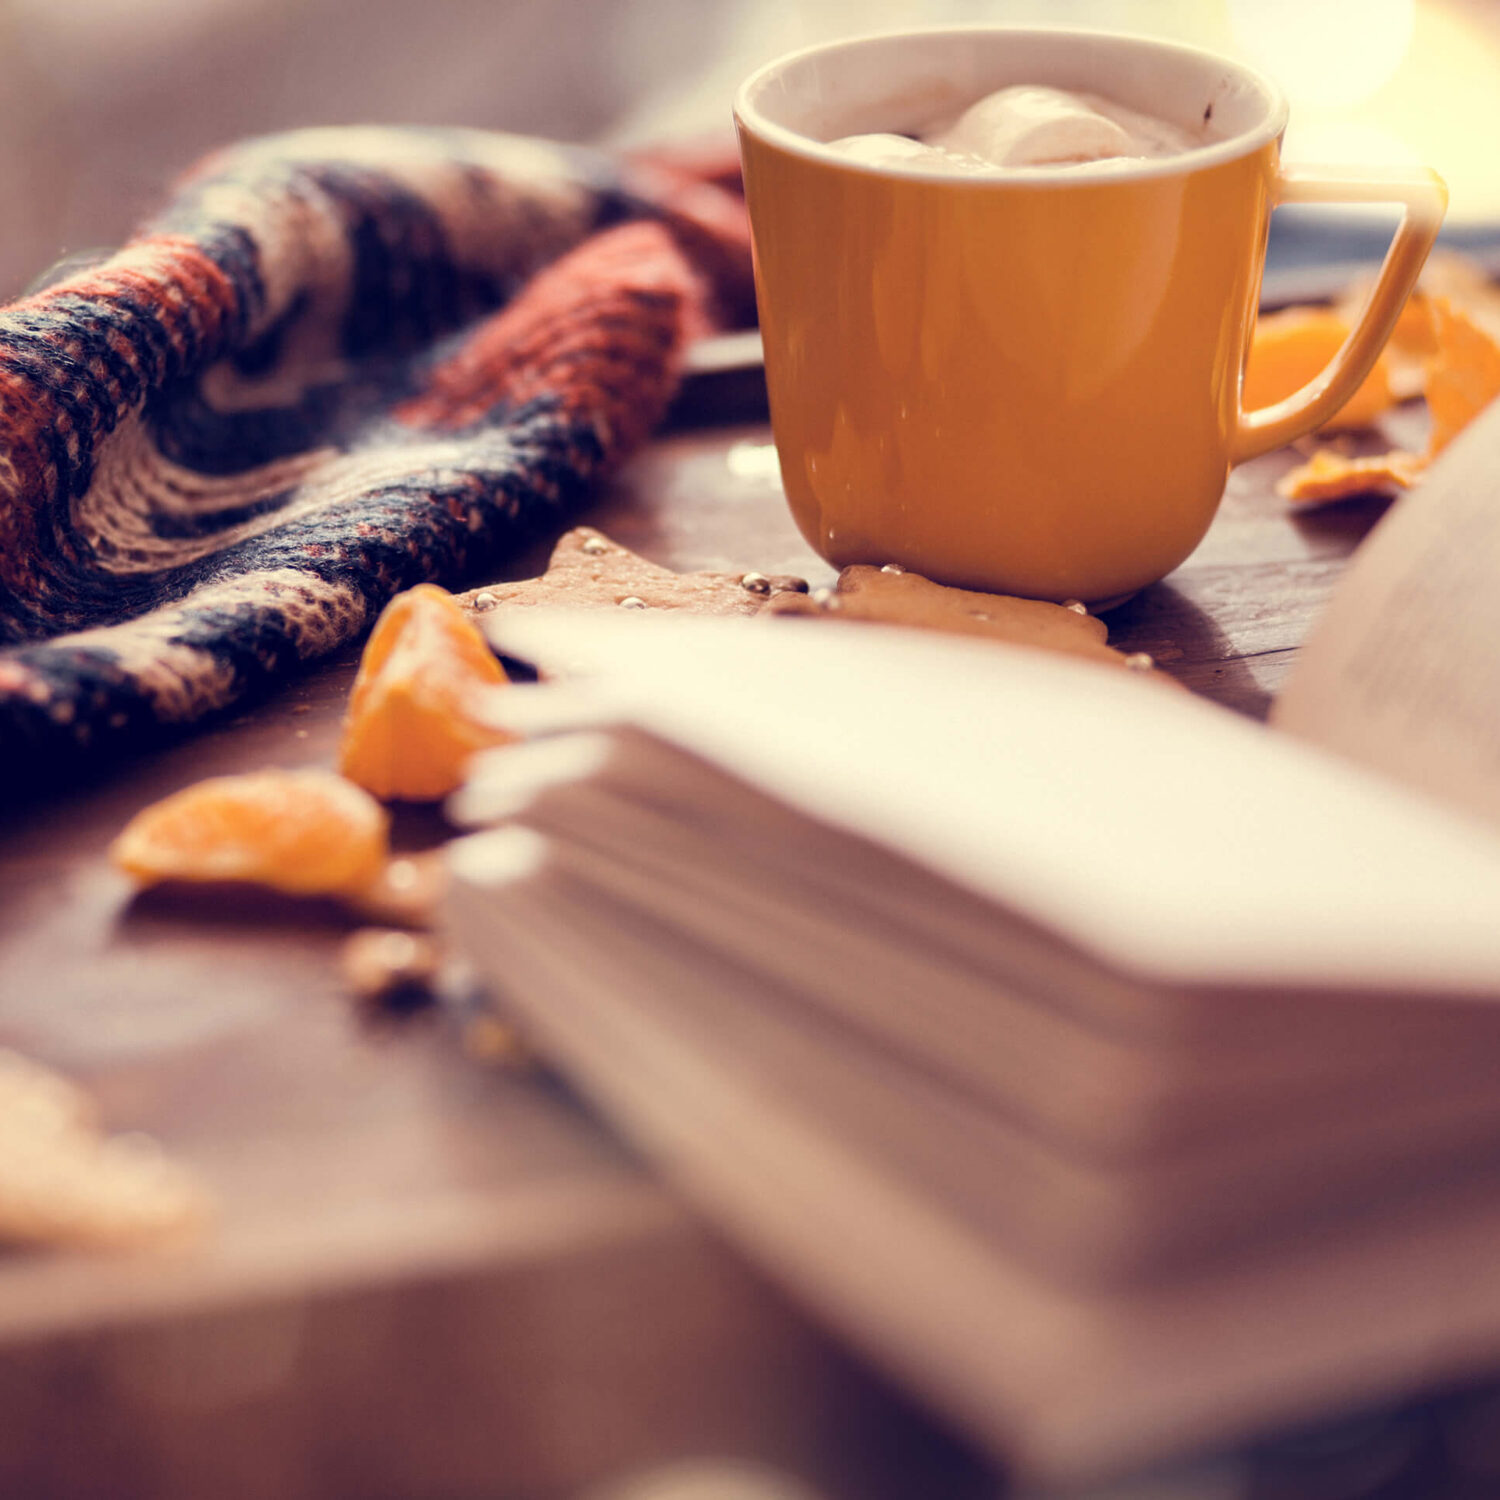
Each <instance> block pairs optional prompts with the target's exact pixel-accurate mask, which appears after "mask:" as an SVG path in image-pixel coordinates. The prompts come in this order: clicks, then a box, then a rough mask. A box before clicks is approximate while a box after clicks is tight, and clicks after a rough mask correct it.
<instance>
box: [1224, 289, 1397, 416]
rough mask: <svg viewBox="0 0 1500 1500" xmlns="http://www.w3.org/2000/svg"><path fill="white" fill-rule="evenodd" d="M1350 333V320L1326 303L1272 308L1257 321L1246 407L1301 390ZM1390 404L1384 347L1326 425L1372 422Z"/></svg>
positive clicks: (1272, 401) (1255, 407) (1250, 408)
mask: <svg viewBox="0 0 1500 1500" xmlns="http://www.w3.org/2000/svg"><path fill="white" fill-rule="evenodd" d="M1348 337H1349V324H1348V323H1347V322H1346V321H1345V320H1344V318H1342V317H1341V316H1340V315H1339V314H1338V313H1336V312H1333V311H1331V310H1330V309H1328V308H1324V307H1292V308H1288V309H1286V311H1284V312H1279V313H1268V314H1267V315H1266V316H1265V317H1263V318H1261V319H1260V320H1259V321H1258V322H1257V323H1256V325H1255V337H1254V339H1253V341H1252V343H1251V346H1250V361H1249V364H1248V365H1247V367H1246V369H1245V384H1244V396H1243V400H1244V406H1245V409H1246V410H1247V411H1256V410H1259V409H1260V408H1261V407H1263V406H1274V405H1275V404H1276V402H1278V401H1284V400H1285V399H1286V398H1287V397H1288V396H1290V395H1292V394H1293V393H1294V392H1296V391H1299V390H1301V389H1302V387H1303V386H1305V385H1306V384H1307V383H1308V382H1309V381H1311V380H1314V379H1316V378H1317V376H1318V375H1319V374H1320V373H1321V372H1322V371H1323V370H1324V369H1326V368H1327V366H1328V363H1329V361H1330V360H1332V359H1333V357H1334V355H1336V354H1337V353H1338V352H1339V350H1340V348H1342V346H1343V343H1344V340H1345V339H1346V338H1348ZM1392 405H1394V398H1393V397H1392V394H1391V382H1390V373H1389V360H1388V358H1387V357H1386V355H1385V354H1383V353H1382V355H1381V356H1380V358H1379V359H1377V360H1376V361H1375V365H1374V368H1373V369H1371V371H1370V373H1369V374H1368V375H1367V376H1366V377H1365V380H1364V383H1363V384H1362V385H1361V386H1360V388H1359V389H1358V390H1357V391H1355V393H1354V394H1353V395H1352V396H1351V397H1350V398H1349V400H1348V401H1346V402H1345V403H1344V405H1343V406H1342V407H1341V408H1340V409H1339V410H1338V412H1336V413H1335V414H1334V416H1333V417H1332V418H1331V419H1330V420H1329V421H1328V422H1327V423H1325V424H1324V430H1325V431H1327V430H1333V429H1337V428H1357V427H1369V426H1371V425H1372V424H1373V423H1374V422H1375V421H1376V420H1377V419H1378V418H1379V417H1380V416H1381V415H1382V414H1383V413H1384V412H1386V411H1388V410H1389V409H1390V408H1391V406H1392Z"/></svg>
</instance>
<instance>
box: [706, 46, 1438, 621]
mask: <svg viewBox="0 0 1500 1500" xmlns="http://www.w3.org/2000/svg"><path fill="white" fill-rule="evenodd" d="M1012 85H1034V86H1044V87H1049V88H1054V89H1062V90H1068V91H1070V92H1076V93H1081V94H1086V95H1099V96H1103V97H1104V98H1105V99H1108V100H1111V101H1114V102H1115V103H1116V104H1118V105H1121V106H1124V107H1125V108H1126V109H1129V110H1135V111H1140V112H1143V113H1145V114H1147V115H1149V116H1152V117H1154V118H1155V119H1157V120H1160V121H1164V122H1166V123H1167V124H1168V125H1170V126H1174V127H1177V128H1178V129H1180V130H1182V131H1185V132H1187V134H1188V136H1189V137H1190V139H1191V142H1192V143H1191V144H1190V146H1189V148H1188V149H1186V150H1183V151H1181V152H1179V153H1176V154H1168V155H1165V156H1150V157H1143V158H1140V159H1134V158H1125V159H1119V158H1116V159H1111V160H1102V161H1093V162H1084V163H1081V164H1069V165H1059V166H1024V167H1019V168H1008V169H1000V168H995V169H991V170H985V169H983V168H981V169H980V170H977V171H973V170H971V171H966V172H958V173H955V172H953V171H950V170H944V169H939V168H938V167H935V166H933V165H932V164H931V163H928V162H924V161H923V160H922V158H921V155H920V154H919V153H912V154H910V155H909V156H903V155H902V154H901V153H900V152H897V153H893V154H892V155H887V156H881V155H880V153H879V152H878V151H877V152H875V153H873V154H874V155H875V157H876V159H875V160H870V159H869V157H870V155H871V153H869V152H863V153H861V154H858V155H851V154H849V152H848V151H846V150H844V149H840V148H839V147H837V146H836V145H834V144H833V143H835V142H837V141H840V140H841V139H843V138H845V137H849V136H859V135H868V134H876V133H894V134H898V135H917V134H921V133H924V132H926V131H929V130H930V129H932V128H933V127H934V126H935V125H941V123H942V122H943V121H945V120H947V121H951V120H953V119H954V118H955V117H956V116H958V115H959V114H960V113H961V112H962V111H963V110H965V109H966V108H967V107H968V106H970V105H972V104H973V103H974V102H975V101H977V100H980V99H982V98H984V97H985V96H987V95H990V94H992V93H993V92H995V91H996V90H1000V89H1003V88H1006V87H1009V86H1012ZM735 120H736V124H737V126H738V130H739V136H740V151H741V156H742V160H743V164H744V174H745V192H746V197H747V200H748V203H749V208H750V221H751V231H752V236H753V240H754V247H755V267H756V289H757V294H758V298H759V303H760V319H761V332H762V336H763V339H764V344H765V361H766V383H767V386H768V389H769V393H770V402H771V423H772V428H773V431H774V434H775V438H776V447H777V450H778V453H779V455H780V460H781V473H782V479H783V482H784V485H785V488H786V493H787V498H788V501H789V502H790V504H791V508H792V512H793V514H794V516H795V517H796V520H797V524H798V525H799V527H800V528H801V530H802V533H803V535H804V536H805V537H806V538H807V540H808V541H809V542H810V543H811V544H812V546H813V547H815V548H816V549H817V551H818V552H819V553H821V554H822V555H823V556H824V557H825V558H827V559H828V560H829V561H830V562H832V563H834V564H836V565H838V566H843V565H845V564H848V563H855V562H865V563H881V564H884V563H898V564H900V565H902V566H904V567H906V568H909V569H911V570H912V571H914V572H920V573H923V574H925V575H926V576H928V577H930V578H934V579H938V580H940V581H942V582H944V583H952V584H958V585H962V586H965V587H969V588H979V589H988V590H994V591H998V592H1005V593H1016V594H1023V595H1028V596H1031V597H1034V598H1042V599H1056V600H1064V599H1083V600H1088V601H1094V602H1102V601H1108V600H1110V599H1113V598H1118V597H1119V596H1121V595H1124V594H1128V593H1130V592H1132V591H1134V590H1136V589H1138V588H1141V587H1143V586H1144V585H1146V584H1148V583H1151V582H1153V581H1154V580H1156V579H1158V578H1161V577H1163V576H1165V575H1166V574H1167V573H1169V572H1171V570H1172V569H1173V568H1175V567H1176V566H1177V565H1178V563H1180V562H1182V560H1183V559H1184V558H1186V557H1187V555H1188V554H1189V553H1190V552H1191V551H1192V550H1193V548H1194V547H1196V546H1197V544H1198V542H1199V541H1200V540H1201V539H1202V537H1203V534H1204V532H1205V531H1206V530H1207V529H1208V525H1209V522H1210V521H1211V520H1212V519H1213V515H1214V511H1215V509H1216V508H1217V506H1218V503H1219V500H1220V498H1221V497H1222V495H1223V492H1224V486H1225V483H1226V481H1227V478H1228V474H1229V469H1230V466H1231V465H1233V464H1236V463H1240V462H1242V461H1243V460H1245V459H1248V458H1252V457H1254V456H1255V455H1256V454H1259V453H1264V452H1266V451H1268V450H1269V449H1272V448H1276V447H1279V446H1280V445H1282V444H1284V443H1287V442H1290V441H1291V440H1292V439H1293V438H1296V437H1298V436H1300V435H1302V434H1303V433H1306V432H1309V431H1311V430H1312V429H1314V428H1316V427H1318V426H1319V425H1320V424H1322V423H1323V422H1325V421H1326V420H1327V419H1328V418H1329V417H1331V416H1332V415H1333V413H1334V412H1335V411H1337V410H1338V408H1339V407H1340V406H1342V405H1343V403H1344V402H1345V401H1346V400H1347V399H1348V397H1349V396H1350V395H1351V394H1352V393H1353V392H1354V391H1355V389H1356V388H1357V387H1358V386H1359V384H1360V382H1361V381H1362V380H1363V379H1364V377H1365V375H1366V374H1367V373H1368V372H1369V369H1370V366H1371V365H1372V364H1373V363H1374V361H1375V359H1376V357H1377V355H1378V354H1379V352H1380V349H1381V348H1382V346H1383V345H1384V343H1385V341H1386V339H1387V338H1388V337H1389V335H1390V331H1391V328H1392V327H1393V325H1394V323H1395V321H1396V318H1397V316H1398V315H1399V313H1400V310H1401V307H1402V305H1403V304H1404V302H1405V300H1406V297H1407V295H1408V293H1409V292H1410V291H1411V288H1412V286H1413V284H1414V282H1415V281H1416V277H1417V273H1418V271H1419V270H1420V269H1421V266H1422V263H1423V261H1424V260H1425V258H1426V256H1427V252H1428V250H1429V249H1430V248H1431V246H1432V242H1433V240H1434V238H1435V237H1436V235H1437V231H1438V228H1439V226H1440V224H1441V222H1442V216H1443V211H1444V208H1445V206H1446V196H1447V195H1446V191H1445V189H1444V187H1443V184H1442V182H1441V180H1440V179H1439V178H1438V177H1437V176H1436V175H1435V174H1434V173H1432V172H1429V171H1426V170H1424V169H1402V168H1392V169H1390V170H1388V171H1387V170H1378V171H1371V170H1368V169H1354V168H1350V169H1338V168H1321V167H1318V168H1314V167H1300V166H1284V165H1283V164H1282V163H1281V159H1280V146H1281V136H1282V132H1283V130H1284V129H1285V126H1286V120H1287V106H1286V102H1285V100H1284V99H1283V98H1282V96H1281V94H1280V92H1279V91H1278V90H1277V88H1276V87H1275V85H1274V84H1272V83H1271V82H1270V81H1268V80H1267V79H1265V78H1263V77H1261V76H1260V75H1259V74H1257V73H1255V72H1254V71H1252V70H1251V69H1249V68H1246V67H1243V66H1241V65H1240V64H1238V63H1236V62H1232V61H1229V60H1227V59H1225V58H1221V57H1217V56H1214V55H1213V54H1211V53H1208V52H1204V51H1201V50H1198V49H1196V48H1193V47H1187V46H1181V45H1177V44H1174V43H1169V42H1163V41H1156V40H1153V39H1148V38H1143V37H1130V36H1115V35H1109V34H1104V33H1098V32H1088V31H1065V30H1054V29H1046V30H1036V29H1020V28H1010V27H980V28H965V29H943V30H933V31H918V32H907V33H902V34H897V35H889V36H876V37H865V38H858V39H855V40H851V41H846V42H838V43H834V44H832V45H829V46H822V47H815V48H812V49H811V50H809V51H806V52H801V53H798V54H796V55H795V56H792V57H789V58H785V59H783V60H781V61H779V62H776V63H772V64H770V65H769V66H767V67H765V68H762V69H761V70H760V71H759V72H757V73H756V74H755V75H754V76H753V77H752V78H750V79H749V81H748V82H746V83H745V85H744V86H743V88H742V89H741V90H740V93H739V96H738V98H737V100H736V104H735ZM940 138H941V137H940ZM895 144H896V145H897V146H901V145H903V143H901V142H897V143H895ZM1292 202H1299V203H1305V202H1339V203H1349V202H1391V203H1400V204H1404V205H1405V213H1404V216H1403V218H1402V221H1401V224H1400V227H1399V228H1398V229H1397V231H1396V234H1395V238H1394V240H1393V241H1392V244H1391V248H1390V251H1389V253H1388V255H1387V256H1386V260H1385V264H1384V266H1383V268H1382V270H1381V273H1380V277H1379V280H1378V282H1377V284H1376V286H1375V289H1374V291H1373V292H1372V294H1371V296H1370V300H1369V303H1368V305H1367V306H1366V307H1365V309H1364V312H1363V314H1362V316H1361V318H1360V320H1359V323H1358V325H1357V326H1356V327H1355V329H1354V331H1353V333H1352V334H1351V336H1350V338H1349V340H1348V342H1347V343H1346V345H1345V346H1344V348H1343V349H1342V350H1341V351H1340V352H1339V354H1338V355H1337V357H1336V358H1335V359H1334V361H1333V362H1332V364H1330V365H1329V367H1328V368H1327V369H1326V370H1325V371H1324V372H1323V373H1322V374H1321V375H1320V376H1319V377H1318V378H1317V379H1316V380H1314V381H1313V382H1312V383H1311V384H1309V385H1308V386H1306V387H1305V388H1304V389H1303V390H1301V391H1299V392H1297V393H1296V394H1295V395H1293V396H1291V397H1289V398H1287V399H1286V400H1285V401H1282V402H1280V403H1278V404H1277V405H1275V406H1270V407H1266V408H1264V409H1263V410H1259V411H1251V412H1246V411H1244V410H1242V409H1241V405H1240V384H1241V377H1242V375H1243V372H1244V366H1245V360H1246V357H1247V354H1248V351H1249V345H1250V337H1251V333H1252V331H1253V329H1254V324H1255V315H1256V308H1257V303H1258V298H1259V288H1260V277H1261V270H1262V267H1263V264H1264V260H1265V248H1266V235H1267V231H1268V226H1269V222H1270V214H1271V210H1272V209H1273V208H1274V207H1276V205H1278V204H1281V203H1292Z"/></svg>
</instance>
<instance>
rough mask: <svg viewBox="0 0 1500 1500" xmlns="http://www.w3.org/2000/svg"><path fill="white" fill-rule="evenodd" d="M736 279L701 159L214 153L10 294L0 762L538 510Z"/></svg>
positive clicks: (594, 476)
mask: <svg viewBox="0 0 1500 1500" xmlns="http://www.w3.org/2000/svg"><path fill="white" fill-rule="evenodd" d="M751 308H753V294H752V292H751V289H750V281H749V254H748V237H747V233H746V228H745V223H744V217H743V205H742V203H740V201H739V200H738V199H737V198H736V197H734V196H733V194H732V193H731V192H729V191H727V190H725V189H724V188H722V187H719V186H715V185H714V184H713V183H712V182H710V181H708V180H707V179H706V177H705V176H704V175H703V174H702V173H698V172H693V171H689V170H684V169H675V168H670V167H666V166H663V165H660V164H657V165H647V164H643V163H635V164H621V163H614V162H609V161H606V160H604V159H602V158H600V157H598V156H596V155H593V154H591V153H585V152H582V151H577V150H572V149H565V148H561V147H556V146H551V145H544V144H541V143H538V142H535V141H530V140H524V139H520V138H516V137H507V136H500V135H493V134H488V133H483V132H474V131H453V130H444V131H423V130H409V129H374V128H370V129H326V130H306V131H298V132H295V133H292V134H289V135H283V136H277V137H272V138H269V139H265V140H260V141H252V142H250V143H247V144H245V145H241V146H238V147H235V148H233V149H231V150H228V151H225V152H222V153H220V154H218V155H216V156H213V157H211V158H209V159H208V160H207V161H205V162H203V163H201V164H200V165H199V166H198V167H197V168H196V169H195V170H194V171H193V172H192V173H191V174H190V175H189V176H188V177H187V178H186V179H185V180H184V181H183V182H182V183H181V184H180V186H179V188H178V190H177V192H176V195H175V197H174V198H173V200H172V201H171V203H170V204H169V206H168V207H167V209H166V211H165V212H164V213H162V214H161V215H160V216H159V217H158V218H157V219H156V220H154V221H153V222H152V223H150V224H148V225H147V226H146V227H145V228H144V229H143V230H142V232H141V233H140V234H138V235H137V236H136V237H135V238H134V239H133V240H132V241H131V242H130V243H128V244H127V245H126V246H125V247H124V248H123V249H122V250H120V251H119V252H118V253H117V254H115V255H113V256H112V257H110V258H109V259H107V260H105V261H103V262H102V263H100V264H98V265H96V266H94V267H92V268H90V269H87V270H84V271H81V272H78V273H76V274H73V275H71V276H68V277H67V278H66V279H64V280H62V281H60V282H57V283H56V284H54V285H51V286H49V287H47V288H46V289H45V290H43V291H41V292H38V293H36V294H34V295H31V296H28V297H26V298H24V299H23V300H21V301H19V302H16V303H14V304H12V305H10V306H9V307H7V308H4V309H3V310H0V765H7V766H12V767H16V766H19V765H21V764H22V763H23V762H31V763H35V764H39V765H40V764H45V765H49V766H52V767H56V766H58V765H60V764H61V765H64V766H67V765H72V766H75V767H86V766H87V765H88V764H90V763H91V762H94V761H97V760H99V759H101V758H103V757H105V756H106V755H108V754H109V753H111V752H114V751H118V750H120V749H123V748H125V747H127V746H130V745H133V744H138V743H141V742H142V741H144V740H149V739H150V738H153V737H159V736H160V735H161V734H162V732H163V731H164V730H166V729H170V727H171V726H180V725H185V724H190V723H192V722H194V721H197V720H200V719H202V718H204V717H205V716H206V715H209V714H211V713H214V712H215V711H217V710H221V709H223V708H225V707H226V706H228V705H230V704H233V703H235V702H237V701H239V700H241V699H244V698H246V697H247V696H250V695H253V694H256V693H259V692H261V691H264V690H265V689H266V688H267V687H268V686H270V685H273V684H274V683H276V682H277V681H279V680H281V679H283V678H284V677H285V676H286V675H288V674H289V673H292V672H294V671H296V670H298V669H299V668H301V667H303V666H305V665H306V664H307V663H310V662H312V661H314V660H315V659H317V658H319V657H321V656H324V655H326V654H327V653H328V652H330V651H332V650H334V649H335V648H337V647H339V646H341V645H343V644H344V643H346V642H348V641H351V640H354V639H356V638H357V637H358V636H359V635H360V634H361V633H362V632H364V631H365V630H366V629H367V627H368V626H369V625H370V624H371V623H372V622H373V620H374V617H375V615H376V614H377V613H378V611H379V610H380V608H381V607H382V606H383V605H384V604H385V603H386V601H387V600H388V599H389V598H390V597H391V596H392V595H393V594H395V593H397V592H398V591H400V590H401V589H404V588H407V587H409V586H411V585H412V584H415V583H417V582H419V581H421V580H424V579H433V580H438V581H453V580H457V579H460V578H462V577H464V576H465V575H472V574H473V573H474V572H475V570H476V569H478V568H480V567H482V566H486V565H488V564H490V563H493V562H495V561H497V560H498V559H500V558H502V557H503V556H504V555H505V554H506V553H508V552H510V551H513V550H514V549H515V548H516V547H518V546H519V545H520V544H521V543H522V542H524V541H526V540H529V539H530V538H532V537H533V536H535V535H536V534H537V533H539V532H542V531H545V530H548V529H557V528H558V527H559V526H560V525H561V524H562V522H563V520H564V519H565V517H566V515H567V513H568V512H569V511H571V510H572V509H574V508H575V507H576V506H578V505H579V503H580V502H581V500H582V499H583V498H584V497H585V496H586V494H587V493H588V491H589V489H590V487H591V486H592V485H593V484H594V483H595V482H596V481H597V480H598V478H599V477H600V476H601V475H602V474H604V473H605V472H606V471H607V470H608V469H609V468H610V467H611V466H612V465H614V464H616V463H618V461H619V460H620V459H621V458H622V457H623V456H625V455H626V454H628V453H629V452H630V450H631V449H632V448H633V447H635V446H636V445H638V444H639V443H640V442H641V441H642V440H643V438H644V437H645V436H646V435H647V434H648V433H649V432H650V430H651V428H652V427H653V426H654V425H655V423H656V422H657V421H658V420H659V419H660V417H661V415H662V413H663V412H664V411H665V409H666V407H667V404H668V402H669V400H670V398H671V396H672V394H673V391H674V388H675V382H676V371H677V365H678V356H679V354H680V352H681V350H682V348H683V346H684V343H685V342H686V341H687V340H689V339H691V338H693V337H695V336H697V335H699V334H701V333H703V332H706V331H709V330H710V329H711V328H712V327H713V326H716V325H719V324H728V323H734V322H736V321H738V320H740V319H742V318H744V317H745V316H746V315H747V313H748V311H749V309H751Z"/></svg>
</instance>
